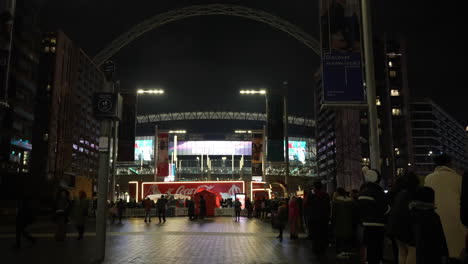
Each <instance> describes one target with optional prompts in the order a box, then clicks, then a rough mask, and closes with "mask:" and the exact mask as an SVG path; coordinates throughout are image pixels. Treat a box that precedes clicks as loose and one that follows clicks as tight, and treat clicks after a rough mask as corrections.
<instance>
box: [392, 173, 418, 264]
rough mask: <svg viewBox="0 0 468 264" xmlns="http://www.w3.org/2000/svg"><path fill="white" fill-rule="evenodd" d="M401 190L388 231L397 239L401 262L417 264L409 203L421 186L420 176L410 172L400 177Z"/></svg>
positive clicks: (395, 202)
mask: <svg viewBox="0 0 468 264" xmlns="http://www.w3.org/2000/svg"><path fill="white" fill-rule="evenodd" d="M399 185H400V188H399V189H400V191H399V192H398V193H397V194H396V196H395V199H394V202H393V206H392V209H391V210H390V214H389V218H388V226H387V233H388V234H389V235H390V236H391V237H392V238H394V239H396V243H397V247H398V263H399V264H415V263H416V248H415V247H414V244H412V233H411V232H412V230H411V219H410V209H409V204H410V203H411V201H412V200H413V198H414V196H415V193H416V190H417V188H418V186H419V179H418V177H417V176H416V175H415V174H414V173H412V172H408V173H406V174H405V175H404V176H402V177H401V178H400V184H399Z"/></svg>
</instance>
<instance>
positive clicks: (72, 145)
mask: <svg viewBox="0 0 468 264" xmlns="http://www.w3.org/2000/svg"><path fill="white" fill-rule="evenodd" d="M104 82H105V76H104V74H103V73H102V72H101V71H100V69H99V68H98V67H97V66H96V65H95V64H94V63H93V62H92V60H91V59H90V58H89V57H88V56H87V55H86V54H85V53H84V51H83V50H81V49H80V48H79V47H77V46H76V45H75V44H74V43H73V42H72V41H71V40H70V39H69V38H68V37H67V36H66V35H65V34H64V33H63V32H61V31H58V32H53V33H47V34H45V36H44V38H43V40H42V56H41V61H40V80H39V90H38V96H37V100H36V101H37V102H36V115H38V117H37V118H36V121H37V122H36V123H35V133H34V137H35V138H34V141H33V145H35V146H37V147H35V148H34V152H33V163H34V169H35V173H36V174H37V175H38V177H41V178H42V179H43V180H45V181H46V182H49V183H52V184H51V185H52V186H57V185H62V186H66V187H71V188H74V189H73V190H75V191H79V190H84V191H86V192H87V193H88V195H92V191H93V179H95V178H96V177H97V168H98V140H99V139H98V137H99V123H98V122H97V120H96V119H95V118H94V117H93V108H92V100H93V94H94V93H95V92H98V91H100V90H101V89H102V88H103V86H104Z"/></svg>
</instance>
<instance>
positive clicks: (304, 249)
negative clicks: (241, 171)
mask: <svg viewBox="0 0 468 264" xmlns="http://www.w3.org/2000/svg"><path fill="white" fill-rule="evenodd" d="M155 220H156V221H155ZM89 229H90V230H91V231H92V230H94V228H93V227H90V228H89ZM34 231H35V232H34V233H33V235H34V236H35V237H38V239H37V243H36V245H34V246H30V245H28V243H27V241H25V242H24V247H23V248H21V249H13V248H12V245H13V244H14V234H12V233H9V234H6V233H3V232H2V234H0V248H1V249H2V257H1V259H2V261H1V263H5V264H7V263H8V264H9V263H66V264H72V263H92V260H93V258H94V256H95V243H96V235H95V233H94V232H88V233H85V238H84V240H82V241H77V240H76V233H72V234H69V235H68V238H67V241H66V242H64V243H58V242H56V241H54V240H53V234H52V232H50V231H47V232H44V233H41V232H36V230H34ZM288 235H289V234H287V233H286V234H285V239H284V240H283V242H282V243H280V242H279V241H278V239H276V238H275V237H276V236H277V233H276V231H275V230H273V229H272V228H271V225H269V224H268V223H265V222H262V221H260V220H257V219H250V220H248V219H246V218H242V219H241V222H234V221H233V219H232V218H230V217H217V218H208V219H205V220H198V221H189V220H188V219H187V218H182V217H178V218H168V219H167V222H166V223H164V224H158V221H157V219H153V222H152V223H150V224H145V223H144V222H143V220H142V219H137V218H132V219H125V220H124V221H123V224H121V225H119V224H114V225H110V226H109V229H108V236H107V251H106V252H107V255H106V260H105V261H104V263H130V264H143V263H170V264H176V263H197V264H201V263H203V264H204V263H207V264H208V263H318V262H317V260H316V259H315V257H314V256H313V254H312V250H311V248H312V247H311V243H310V241H308V240H306V239H303V238H302V239H299V240H293V241H290V240H289V239H288ZM3 252H4V253H3Z"/></svg>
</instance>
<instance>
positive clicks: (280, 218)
mask: <svg viewBox="0 0 468 264" xmlns="http://www.w3.org/2000/svg"><path fill="white" fill-rule="evenodd" d="M287 223H288V208H287V207H286V203H285V202H280V203H279V207H278V214H277V215H276V226H277V227H278V229H279V235H278V237H277V238H278V239H279V241H280V242H282V241H283V230H284V228H285V226H286V224H287Z"/></svg>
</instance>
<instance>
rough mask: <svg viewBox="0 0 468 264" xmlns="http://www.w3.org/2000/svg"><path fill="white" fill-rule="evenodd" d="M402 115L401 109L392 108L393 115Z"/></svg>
mask: <svg viewBox="0 0 468 264" xmlns="http://www.w3.org/2000/svg"><path fill="white" fill-rule="evenodd" d="M401 114H402V112H401V108H392V115H394V116H400V115H401Z"/></svg>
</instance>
